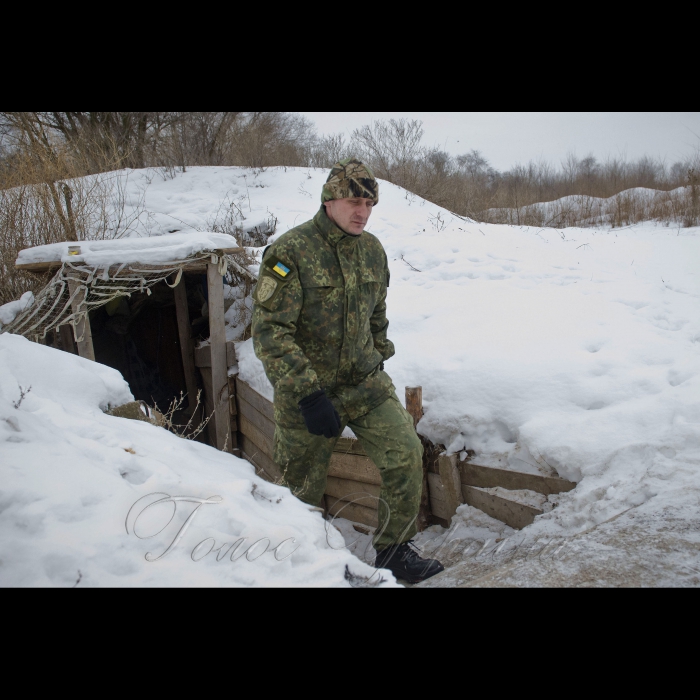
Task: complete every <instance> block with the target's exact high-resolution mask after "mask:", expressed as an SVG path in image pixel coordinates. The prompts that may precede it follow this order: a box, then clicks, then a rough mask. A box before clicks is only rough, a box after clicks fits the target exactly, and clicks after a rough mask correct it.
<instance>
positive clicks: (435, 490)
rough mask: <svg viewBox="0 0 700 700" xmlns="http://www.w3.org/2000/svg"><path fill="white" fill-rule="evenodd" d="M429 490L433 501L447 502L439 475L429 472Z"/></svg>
mask: <svg viewBox="0 0 700 700" xmlns="http://www.w3.org/2000/svg"><path fill="white" fill-rule="evenodd" d="M428 488H429V490H430V500H431V501H432V500H437V501H443V502H444V501H445V488H444V486H443V485H442V478H441V476H440V475H439V474H433V473H432V472H428Z"/></svg>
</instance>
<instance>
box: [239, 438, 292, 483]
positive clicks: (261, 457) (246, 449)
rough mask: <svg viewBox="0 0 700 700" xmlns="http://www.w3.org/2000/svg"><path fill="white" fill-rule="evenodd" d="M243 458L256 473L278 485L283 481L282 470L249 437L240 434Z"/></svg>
mask: <svg viewBox="0 0 700 700" xmlns="http://www.w3.org/2000/svg"><path fill="white" fill-rule="evenodd" d="M239 436H240V444H241V449H242V450H243V456H244V458H245V459H247V460H248V461H249V462H250V463H251V464H252V465H253V466H254V467H255V471H256V473H257V474H258V475H259V476H261V477H262V478H263V479H266V480H267V481H272V482H274V483H276V484H278V483H280V482H281V480H282V470H281V469H280V468H279V467H278V466H277V465H276V464H275V463H274V462H273V461H272V460H271V459H270V458H269V457H268V456H267V455H266V454H265V453H264V452H263V450H261V449H260V448H259V447H258V446H257V445H256V444H255V442H253V440H251V439H250V438H249V437H248V436H247V435H243V434H242V433H239Z"/></svg>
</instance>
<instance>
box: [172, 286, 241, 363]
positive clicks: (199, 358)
mask: <svg viewBox="0 0 700 700" xmlns="http://www.w3.org/2000/svg"><path fill="white" fill-rule="evenodd" d="M178 286H180V285H178ZM194 364H195V366H196V367H211V345H203V346H202V347H201V348H195V351H194ZM236 364H237V361H236V346H235V344H234V341H233V340H229V341H228V343H226V366H227V367H235V366H236Z"/></svg>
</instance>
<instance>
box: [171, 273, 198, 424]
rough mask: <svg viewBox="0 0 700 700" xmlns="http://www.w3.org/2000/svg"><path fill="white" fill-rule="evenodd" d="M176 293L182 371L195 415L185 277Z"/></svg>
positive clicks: (190, 410) (192, 355) (189, 402)
mask: <svg viewBox="0 0 700 700" xmlns="http://www.w3.org/2000/svg"><path fill="white" fill-rule="evenodd" d="M173 291H174V292H175V312H176V314H177V331H178V336H179V338H180V354H181V355H182V369H183V371H184V373H185V386H186V387H187V401H188V405H189V408H188V413H189V414H190V415H191V414H192V413H194V409H195V406H196V405H197V391H198V389H197V376H196V374H195V370H194V350H193V348H192V339H191V338H190V310H189V309H188V308H187V288H186V287H185V276H184V275H182V277H181V279H180V284H178V285H177V287H175V289H174V290H173Z"/></svg>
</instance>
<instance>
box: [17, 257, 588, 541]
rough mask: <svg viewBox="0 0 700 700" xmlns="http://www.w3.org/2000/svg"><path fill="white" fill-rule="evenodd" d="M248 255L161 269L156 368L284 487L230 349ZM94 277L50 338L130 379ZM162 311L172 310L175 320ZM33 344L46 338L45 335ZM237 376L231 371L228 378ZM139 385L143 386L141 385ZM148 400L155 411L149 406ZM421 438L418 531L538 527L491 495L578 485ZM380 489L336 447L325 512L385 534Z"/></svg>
mask: <svg viewBox="0 0 700 700" xmlns="http://www.w3.org/2000/svg"><path fill="white" fill-rule="evenodd" d="M242 251H243V249H241V248H231V249H224V250H217V251H212V252H209V253H206V255H204V256H202V255H201V254H200V255H199V256H198V257H197V258H195V259H192V260H188V261H185V262H178V263H173V264H171V265H170V266H169V265H168V264H163V267H164V268H165V269H166V270H167V269H170V270H171V272H172V275H171V276H170V279H169V280H168V281H167V283H166V282H165V281H160V282H158V283H157V284H156V285H154V286H152V287H151V289H152V290H154V291H156V292H157V293H156V294H155V295H154V294H153V292H151V293H150V294H149V296H156V297H157V298H161V299H164V300H165V302H164V305H163V306H162V307H161V313H160V315H159V316H158V319H159V321H158V323H159V327H160V331H163V329H164V328H165V329H166V330H165V331H163V332H164V334H165V335H164V336H163V335H161V334H160V332H159V335H158V337H159V338H160V339H162V338H163V337H165V338H166V339H167V340H166V345H167V348H166V350H165V355H164V358H163V359H164V362H163V365H162V372H160V370H161V367H160V364H159V355H158V354H157V355H156V365H157V368H158V370H159V373H160V374H162V377H161V378H162V379H163V381H165V380H166V379H167V383H168V384H169V385H170V386H171V387H173V388H175V389H176V390H178V389H179V390H180V391H182V393H184V394H186V395H187V396H188V397H190V399H191V397H196V396H197V394H198V392H200V390H201V392H202V395H203V402H202V403H203V406H202V408H201V413H202V417H204V416H211V418H210V421H209V423H208V426H207V429H208V430H207V435H208V440H207V442H208V443H209V444H211V445H212V446H214V447H216V448H217V449H219V450H225V451H227V452H230V453H232V454H235V455H237V456H241V457H243V458H245V459H246V460H247V461H249V462H251V464H253V466H254V467H255V470H256V473H257V474H258V475H259V476H260V477H261V478H263V479H266V480H268V481H273V482H280V481H281V479H282V472H281V470H280V468H279V466H278V465H276V464H275V462H274V461H273V447H272V445H273V438H274V430H275V423H274V412H273V404H272V402H271V401H269V400H268V399H266V398H265V397H264V396H262V395H261V394H259V393H258V392H256V391H255V390H254V389H253V388H252V387H250V386H249V385H248V384H247V383H246V382H244V381H243V380H241V379H240V378H238V377H237V372H236V371H235V368H236V364H237V363H236V357H235V350H234V346H233V343H232V342H230V343H227V342H226V329H225V320H224V312H225V309H224V288H223V276H224V275H225V273H226V264H225V261H226V256H227V255H230V254H233V253H239V252H242ZM61 265H62V263H55V262H51V263H33V264H31V265H18V266H17V267H19V268H21V269H26V270H28V271H30V272H35V273H38V274H45V273H47V272H52V271H54V270H56V269H57V268H59V267H61ZM173 266H174V267H173ZM71 267H72V266H71ZM124 267H125V265H124V264H122V265H121V266H113V267H112V266H110V267H108V268H107V269H106V270H105V272H104V274H105V275H106V276H107V277H109V275H111V274H114V273H116V274H117V275H118V274H119V271H121V270H122V268H124ZM139 267H140V266H138V265H131V266H130V268H131V269H133V270H135V271H138V270H139ZM74 269H77V268H74ZM95 272H96V271H94V270H93V271H92V272H90V271H89V270H87V271H81V270H80V269H77V274H75V275H72V276H69V278H67V287H68V292H67V293H68V294H69V297H70V302H69V303H70V306H71V308H72V310H73V312H74V317H73V319H72V321H71V325H67V324H64V325H60V326H56V327H55V328H54V330H53V336H52V338H49V335H46V334H45V336H44V337H45V338H46V341H45V342H47V343H48V344H51V345H54V346H56V347H60V348H61V349H63V350H67V351H69V352H76V353H77V354H79V355H80V356H81V357H84V358H85V359H88V360H92V361H101V362H103V364H107V365H109V366H112V367H115V369H119V370H120V371H122V373H123V374H125V375H127V374H129V372H128V371H127V372H124V370H123V367H120V366H119V362H118V361H116V360H114V354H113V355H112V358H111V360H110V357H108V356H107V351H106V350H105V347H101V346H104V345H105V343H104V338H102V337H101V334H102V333H103V330H102V329H101V328H100V327H99V326H100V318H99V316H98V315H97V311H90V312H89V313H88V310H87V308H88V303H87V300H88V295H89V293H90V285H91V284H92V283H93V276H94V274H95ZM162 279H163V280H165V278H162ZM197 285H200V286H202V287H203V288H204V289H206V292H207V294H206V297H207V305H208V327H209V338H208V343H206V344H204V345H203V346H202V347H199V348H197V349H196V350H195V348H194V342H193V338H192V335H193V334H192V318H191V310H192V309H193V305H192V303H191V292H192V289H193V288H194V287H196V286H197ZM145 293H146V292H144V291H141V292H139V294H145ZM136 296H137V295H136ZM136 301H138V296H137V299H136ZM151 306H152V307H153V306H154V304H151ZM81 309H82V312H80V310H81ZM164 309H167V313H165V312H164V311H163V310H164ZM156 316H157V315H154V314H151V320H150V321H149V317H148V315H147V314H146V315H145V317H144V318H143V319H142V320H143V323H142V328H141V330H140V331H138V333H139V334H140V335H141V336H142V340H143V341H144V342H143V345H144V346H145V347H147V346H148V345H149V343H148V342H147V340H148V338H149V337H150V338H152V337H153V332H154V328H153V326H154V320H153V319H155V318H156ZM164 319H165V320H164ZM196 321H197V319H195V322H196ZM93 324H94V325H95V328H94V330H95V333H94V337H93ZM13 332H14V331H13ZM23 334H25V333H23ZM149 334H150V335H149ZM26 335H29V334H26ZM34 339H38V336H37V337H35V338H34ZM159 343H160V340H159ZM108 349H109V348H108ZM112 350H113V348H112ZM158 352H160V344H159V345H158ZM229 369H231V370H233V371H232V372H231V374H230V375H229ZM166 375H167V376H166ZM125 378H126V376H125ZM127 381H128V379H127ZM132 382H134V383H136V382H135V380H134V379H133V378H132ZM132 391H133V390H132ZM133 393H135V394H136V392H133ZM137 398H140V397H138V396H137ZM144 400H146V401H147V403H148V398H145V399H144ZM192 406H193V402H192V401H191V400H190V409H191V408H192ZM406 408H407V410H408V411H409V413H411V415H412V416H413V419H414V425H416V424H417V423H418V421H419V420H420V418H421V417H422V414H423V412H422V390H421V388H420V387H407V388H406ZM421 439H422V440H423V444H424V447H425V456H424V465H423V467H424V480H423V498H422V505H421V513H420V514H419V521H418V525H419V529H423V528H424V527H426V526H428V525H430V524H433V523H435V524H440V525H442V526H445V527H446V526H448V525H449V523H450V521H451V519H452V517H453V515H454V514H455V511H456V510H457V508H458V507H459V506H460V505H461V504H463V503H466V504H469V505H471V506H474V507H476V508H479V509H480V510H482V511H484V512H485V513H487V514H488V515H491V516H492V517H495V518H498V519H500V520H502V521H503V522H505V523H507V524H508V525H510V526H511V527H514V528H522V527H525V526H526V525H529V524H530V523H532V521H533V520H534V518H535V517H536V516H537V515H540V514H541V513H542V512H543V511H542V510H541V509H539V508H537V507H534V506H532V505H526V504H524V503H519V502H518V501H517V500H515V499H511V498H508V497H507V496H504V495H503V494H501V493H493V490H494V489H496V488H497V487H498V488H500V489H506V490H521V489H525V490H530V491H535V492H537V493H540V494H545V495H548V494H553V493H559V492H562V491H569V490H571V489H572V488H574V487H575V484H574V483H572V482H569V481H566V480H564V479H561V478H559V477H556V476H541V475H537V474H529V473H522V472H515V471H512V470H504V469H496V468H493V467H484V466H481V465H478V464H474V463H473V462H471V461H463V462H461V461H459V460H458V458H457V456H456V455H446V454H444V448H441V446H435V445H432V444H431V443H429V442H428V441H426V440H425V439H423V438H421ZM380 487H381V477H380V474H379V470H378V469H377V467H376V466H375V465H374V464H373V462H372V461H371V459H370V458H369V457H368V456H367V454H366V453H365V451H364V449H363V448H362V446H361V445H360V443H359V441H357V440H350V439H347V438H341V439H340V440H338V443H337V445H336V448H335V451H334V453H333V456H332V458H331V464H330V469H329V472H328V482H327V488H326V493H325V495H324V498H323V501H324V502H323V504H322V505H323V508H324V511H325V512H327V513H328V514H330V515H334V516H338V517H343V518H346V519H348V520H351V521H353V522H355V523H359V524H362V525H366V526H369V527H377V526H378V507H377V505H378V497H379V491H380Z"/></svg>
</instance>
